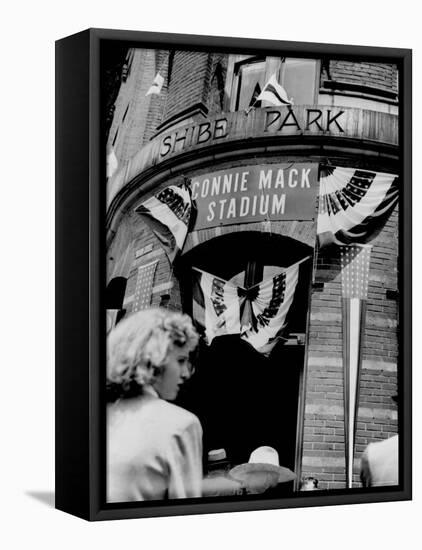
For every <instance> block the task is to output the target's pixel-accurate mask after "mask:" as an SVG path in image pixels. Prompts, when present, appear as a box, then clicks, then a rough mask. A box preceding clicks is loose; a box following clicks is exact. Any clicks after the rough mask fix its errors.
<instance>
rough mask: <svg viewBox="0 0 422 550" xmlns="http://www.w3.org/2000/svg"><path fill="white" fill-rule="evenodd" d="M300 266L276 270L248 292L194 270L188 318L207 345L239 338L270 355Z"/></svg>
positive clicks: (284, 319)
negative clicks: (224, 338)
mask: <svg viewBox="0 0 422 550" xmlns="http://www.w3.org/2000/svg"><path fill="white" fill-rule="evenodd" d="M302 261H303V260H302ZM300 263H302V262H298V263H296V264H294V265H292V266H290V267H288V268H286V269H284V268H280V272H279V273H278V274H275V275H273V276H272V277H271V278H268V279H266V280H264V281H261V282H260V283H258V284H256V285H253V286H252V287H250V288H248V289H245V288H243V287H240V286H236V285H234V284H231V283H230V282H228V281H225V280H224V279H221V278H220V277H216V276H214V275H211V274H210V273H206V272H205V271H201V270H199V269H196V268H194V284H193V313H192V314H193V318H194V321H195V322H196V324H197V325H199V327H201V328H202V330H203V331H204V333H205V337H206V342H207V344H210V343H211V342H212V340H213V338H215V337H216V336H221V335H223V334H239V336H240V338H242V339H243V340H245V341H247V342H249V343H250V344H251V345H252V346H253V347H254V348H255V349H256V350H258V351H260V352H261V353H265V354H268V353H270V351H271V350H272V348H273V347H274V346H275V344H276V343H277V342H278V341H279V340H280V339H282V333H283V331H284V329H285V327H286V317H287V314H288V312H289V310H290V306H291V305H292V302H293V298H294V294H295V290H296V286H297V282H298V275H299V265H300Z"/></svg>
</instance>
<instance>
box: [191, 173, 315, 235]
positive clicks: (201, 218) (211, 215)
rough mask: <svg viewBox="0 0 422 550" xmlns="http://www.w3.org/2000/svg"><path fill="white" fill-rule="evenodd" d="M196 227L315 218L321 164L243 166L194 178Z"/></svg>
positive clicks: (193, 197)
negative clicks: (319, 166) (319, 165)
mask: <svg viewBox="0 0 422 550" xmlns="http://www.w3.org/2000/svg"><path fill="white" fill-rule="evenodd" d="M191 190H192V200H193V201H194V203H195V204H196V208H197V217H196V221H195V224H194V229H204V228H210V227H216V226H219V225H232V224H237V223H250V222H256V221H268V220H273V221H276V220H313V219H314V218H315V215H316V196H317V192H318V164H317V163H310V162H308V163H291V162H290V163H284V164H263V165H254V166H239V167H237V168H230V169H228V170H219V171H218V172H212V173H210V174H204V175H202V176H198V177H194V178H192V184H191Z"/></svg>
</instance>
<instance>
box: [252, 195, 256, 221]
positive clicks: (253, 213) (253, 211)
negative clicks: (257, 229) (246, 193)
mask: <svg viewBox="0 0 422 550" xmlns="http://www.w3.org/2000/svg"><path fill="white" fill-rule="evenodd" d="M256 199H257V196H256V195H254V197H253V201H252V216H255V214H256Z"/></svg>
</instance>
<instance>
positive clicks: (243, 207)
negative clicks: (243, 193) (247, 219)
mask: <svg viewBox="0 0 422 550" xmlns="http://www.w3.org/2000/svg"><path fill="white" fill-rule="evenodd" d="M249 203H250V200H249V197H242V198H241V199H240V211H239V217H241V218H242V217H243V216H246V214H247V213H248V211H249Z"/></svg>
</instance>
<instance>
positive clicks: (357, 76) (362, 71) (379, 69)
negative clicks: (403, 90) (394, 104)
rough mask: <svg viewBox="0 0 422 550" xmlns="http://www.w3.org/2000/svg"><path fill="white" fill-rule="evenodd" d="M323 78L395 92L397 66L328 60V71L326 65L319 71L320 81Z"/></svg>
mask: <svg viewBox="0 0 422 550" xmlns="http://www.w3.org/2000/svg"><path fill="white" fill-rule="evenodd" d="M324 80H335V81H338V82H348V83H350V84H361V85H365V86H372V87H374V88H379V89H381V90H387V91H392V92H395V93H397V66H396V65H389V64H386V63H368V62H362V63H355V62H352V61H341V60H330V61H329V73H328V71H327V66H326V65H325V66H323V69H322V71H321V83H322V82H323V81H324Z"/></svg>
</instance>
